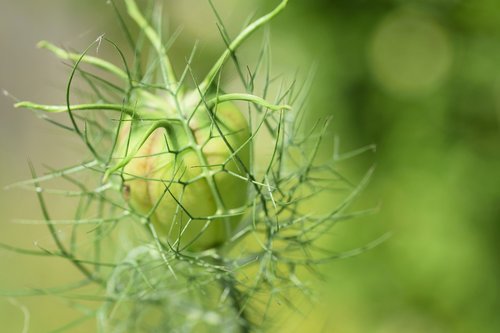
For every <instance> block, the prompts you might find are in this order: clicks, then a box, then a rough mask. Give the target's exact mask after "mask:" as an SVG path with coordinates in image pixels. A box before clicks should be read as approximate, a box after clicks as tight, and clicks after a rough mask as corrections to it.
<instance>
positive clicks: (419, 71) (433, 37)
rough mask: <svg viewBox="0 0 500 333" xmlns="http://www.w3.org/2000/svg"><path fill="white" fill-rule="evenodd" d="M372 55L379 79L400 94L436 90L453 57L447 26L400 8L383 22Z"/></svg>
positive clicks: (374, 37)
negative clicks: (444, 26)
mask: <svg viewBox="0 0 500 333" xmlns="http://www.w3.org/2000/svg"><path fill="white" fill-rule="evenodd" d="M368 54H369V55H368V56H369V62H370V66H371V70H372V72H373V75H374V77H375V79H376V81H377V82H378V83H379V84H380V85H381V86H382V87H383V88H384V89H385V90H387V91H389V92H390V93H393V94H396V95H420V94H422V93H428V92H430V91H433V90H435V89H436V88H438V87H439V86H440V84H441V83H442V82H443V81H444V79H445V78H446V76H447V74H448V72H449V69H450V66H451V63H452V58H453V51H452V47H451V43H450V40H449V37H448V34H447V32H446V31H445V29H444V28H443V27H442V26H441V25H439V24H438V23H437V22H436V21H435V20H434V19H432V18H431V17H430V16H428V15H426V14H424V13H423V12H420V11H417V10H414V9H411V10H410V9H407V8H404V9H398V10H397V11H395V12H392V13H390V14H389V15H387V16H386V17H385V18H384V19H382V21H381V22H380V23H379V26H378V27H377V29H376V31H375V34H374V36H373V38H372V41H371V45H370V51H369V53H368Z"/></svg>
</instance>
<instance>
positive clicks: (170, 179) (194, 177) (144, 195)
mask: <svg viewBox="0 0 500 333" xmlns="http://www.w3.org/2000/svg"><path fill="white" fill-rule="evenodd" d="M166 123H168V125H167V126H162V127H158V128H153V130H152V129H151V122H147V121H138V122H136V121H132V122H131V124H132V125H126V126H124V127H123V130H122V132H121V135H120V139H119V145H118V151H119V152H121V156H128V155H130V154H133V155H134V156H131V157H132V159H130V161H129V162H128V163H127V164H126V165H125V166H124V169H123V170H124V188H125V197H126V199H127V201H128V203H129V205H130V206H131V207H132V209H134V210H135V211H137V212H139V213H141V214H143V215H146V216H150V219H151V222H152V223H153V225H154V227H155V229H156V230H157V232H158V233H159V234H160V236H163V237H166V238H167V239H168V241H169V242H170V243H171V244H172V245H174V246H175V247H177V246H179V248H180V249H182V248H184V247H189V249H191V250H204V249H208V248H213V247H216V246H219V245H221V244H223V243H224V242H225V240H227V239H228V237H230V235H231V234H232V233H233V232H234V230H235V229H236V227H237V225H238V223H239V221H240V220H241V218H242V215H243V212H244V207H245V205H246V201H247V190H248V181H246V180H245V178H246V174H247V171H248V167H249V160H250V150H251V148H250V144H249V141H250V140H249V138H250V131H249V128H248V124H247V120H246V119H245V117H244V116H243V115H242V113H241V112H240V111H239V110H238V109H237V108H236V107H235V106H234V105H233V104H232V103H230V102H224V103H220V104H218V105H217V106H216V107H214V108H213V109H212V110H210V111H208V110H207V109H206V108H203V107H199V108H198V109H197V110H196V112H195V113H194V115H193V116H192V117H186V118H183V119H180V120H178V121H166ZM131 128H132V129H131ZM145 137H147V139H146V140H145V141H144V138H145ZM141 143H142V145H141ZM136 146H137V147H140V149H138V150H137V151H136V153H135V154H134V149H133V148H131V147H136ZM127 147H128V150H127ZM128 157H129V158H130V156H128Z"/></svg>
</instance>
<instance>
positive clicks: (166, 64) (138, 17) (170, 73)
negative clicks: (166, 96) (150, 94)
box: [125, 0, 177, 91]
mask: <svg viewBox="0 0 500 333" xmlns="http://www.w3.org/2000/svg"><path fill="white" fill-rule="evenodd" d="M125 4H126V6H127V11H128V14H129V15H130V17H131V18H132V19H133V20H134V21H135V23H137V25H138V26H139V28H141V29H142V30H143V31H144V33H145V34H146V37H147V38H148V39H149V41H150V42H151V44H152V45H153V47H154V48H155V50H156V52H157V53H158V56H159V57H160V59H161V65H162V74H163V76H164V80H165V81H166V82H165V83H166V84H167V85H168V86H169V88H170V89H171V90H173V91H175V89H176V88H175V87H176V85H177V82H176V79H175V74H174V69H173V68H172V64H171V63H170V60H169V58H168V56H167V50H166V49H165V46H164V45H163V43H162V41H161V38H160V37H159V36H158V34H157V33H156V31H155V30H154V29H153V28H152V27H151V26H150V25H149V23H148V21H147V20H146V19H145V18H144V16H143V15H142V14H141V11H140V10H139V8H138V7H137V4H136V3H135V0H125Z"/></svg>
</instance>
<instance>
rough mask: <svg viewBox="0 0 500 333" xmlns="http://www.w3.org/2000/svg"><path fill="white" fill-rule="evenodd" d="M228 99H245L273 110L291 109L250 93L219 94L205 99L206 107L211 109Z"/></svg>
mask: <svg viewBox="0 0 500 333" xmlns="http://www.w3.org/2000/svg"><path fill="white" fill-rule="evenodd" d="M229 101H247V102H252V103H255V104H257V105H260V106H263V107H265V108H268V109H270V110H273V111H279V110H291V107H290V106H289V105H276V104H271V103H269V102H267V101H266V100H265V99H263V98H261V97H258V96H255V95H251V94H225V95H219V96H217V97H214V98H212V99H211V100H208V101H207V107H208V108H209V109H211V108H212V107H214V106H215V105H217V104H219V103H223V102H229Z"/></svg>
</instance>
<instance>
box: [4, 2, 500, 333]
mask: <svg viewBox="0 0 500 333" xmlns="http://www.w3.org/2000/svg"><path fill="white" fill-rule="evenodd" d="M197 1H199V0H197ZM187 2H189V3H193V1H191V0H190V1H186V2H183V4H180V3H181V2H179V5H177V4H176V3H175V1H168V0H165V3H166V6H168V7H169V8H171V11H172V13H173V14H175V16H174V19H173V22H172V23H173V24H177V23H182V22H184V24H185V29H184V33H183V35H181V36H182V37H186V39H187V40H192V38H202V37H203V36H204V35H203V34H204V33H205V34H207V33H208V32H207V30H210V31H211V32H210V33H212V35H210V38H212V39H210V40H216V41H217V38H216V36H217V30H216V27H215V19H213V20H202V21H200V20H196V19H190V18H196V17H199V15H200V12H199V10H201V9H200V8H201V7H200V8H198V7H196V6H191V7H190V6H189V5H188V4H186V3H187ZM214 2H215V4H219V5H220V6H221V8H224V9H226V10H223V11H222V12H223V14H225V18H226V19H229V20H230V19H231V17H235V18H237V20H236V21H235V22H232V23H231V24H232V25H231V26H233V27H235V29H236V30H237V28H238V27H239V26H240V24H241V19H242V18H243V19H244V17H245V15H242V14H241V12H238V7H239V5H238V4H237V2H231V1H214ZM252 3H253V2H252ZM260 3H262V6H271V4H269V1H264V0H262V1H260ZM44 4H45V5H44V6H47V7H40V4H39V2H38V1H34V0H32V1H23V2H14V1H9V0H0V7H1V8H2V10H0V12H1V14H0V17H1V18H2V20H1V21H0V27H1V28H2V29H0V36H1V37H0V38H1V39H0V43H1V45H0V49H1V50H2V54H1V55H0V59H1V62H0V66H1V67H0V68H1V70H0V88H2V89H7V90H9V92H10V93H12V94H14V95H17V96H19V97H26V98H28V97H29V98H31V99H38V100H42V102H45V101H47V102H48V101H53V98H52V96H56V97H54V98H62V96H63V92H61V91H58V90H57V89H56V88H51V87H44V89H43V92H40V94H51V95H52V96H49V97H47V95H42V96H38V95H32V94H33V93H32V92H33V91H34V90H35V88H34V87H40V86H42V84H43V83H44V82H46V81H50V82H54V84H53V85H54V86H61V85H60V84H59V83H60V82H65V81H64V80H65V78H66V73H65V72H64V66H61V65H60V64H59V63H58V62H57V61H54V60H53V59H51V58H50V56H49V55H47V54H45V53H44V52H39V51H36V50H35V49H34V45H35V43H36V42H37V41H38V40H40V39H50V40H55V41H59V42H61V43H66V44H69V45H70V46H73V47H79V46H81V45H86V44H88V41H89V40H92V39H93V38H95V36H97V35H99V34H100V33H102V32H106V31H109V32H110V34H113V32H114V31H116V30H117V29H116V24H115V22H116V21H114V18H113V16H112V11H111V10H110V9H109V8H108V7H106V5H105V4H104V1H88V2H86V4H83V2H81V1H54V2H53V3H51V4H48V3H46V2H44ZM242 6H246V7H245V10H246V9H248V7H249V6H250V5H249V4H245V5H243V4H242ZM250 7H251V6H250ZM4 8H5V9H6V10H3V9H4ZM202 8H203V9H205V8H208V7H206V6H205V4H204V5H203V7H202ZM51 15H52V16H51ZM100 15H101V16H100ZM207 15H208V13H207ZM96 17H97V19H96V20H97V23H96V24H95V25H94V26H93V25H92V24H91V21H92V20H94V19H95V18H96ZM184 19H185V20H184ZM19 22H24V23H23V24H20V23H19ZM108 24H109V26H107V25H108ZM65 27H67V31H66V30H64V29H65ZM61 30H64V31H61ZM82 33H83V35H82ZM271 35H272V40H273V42H272V44H273V47H274V49H273V53H274V55H275V57H276V59H277V61H276V62H277V63H276V66H278V67H280V68H283V69H284V70H287V69H288V70H290V69H294V68H295V67H302V68H307V67H308V66H309V65H310V63H311V61H312V60H315V61H316V62H317V67H318V71H317V74H316V79H315V83H314V85H313V88H312V92H311V107H310V110H311V112H310V120H311V122H313V121H314V119H315V118H316V117H318V116H327V115H332V116H333V124H334V125H333V129H332V137H333V132H335V133H336V134H338V137H339V138H340V147H341V150H343V151H348V150H351V149H355V148H359V147H362V146H366V145H370V144H376V145H377V151H376V153H375V154H365V155H363V156H362V157H358V158H357V159H355V160H352V161H350V162H348V163H346V164H345V165H346V169H345V170H344V172H345V174H346V175H347V176H348V177H353V178H356V177H358V178H359V176H360V174H361V173H363V172H364V171H365V170H366V168H367V167H368V166H370V165H371V164H373V163H376V165H377V169H376V172H375V176H374V178H373V180H372V181H371V183H370V184H369V186H368V188H367V189H366V190H365V194H364V196H363V200H362V201H361V202H359V207H361V208H366V207H373V206H376V205H377V204H379V203H380V207H381V208H380V211H379V212H378V213H377V214H375V215H372V216H368V217H363V218H360V219H357V220H353V221H350V222H348V224H345V225H341V226H339V227H338V228H337V229H335V231H334V234H333V235H332V236H331V237H330V239H329V242H327V243H326V244H323V245H324V246H328V247H329V248H332V249H336V250H346V249H349V248H352V247H356V246H362V245H363V244H366V243H368V242H369V241H371V240H373V239H374V238H376V237H378V236H379V235H380V234H381V233H384V232H385V231H392V232H393V237H392V238H391V239H390V240H388V241H387V242H386V243H384V244H383V245H381V246H379V247H378V248H376V249H373V250H370V251H369V252H367V253H365V254H362V255H360V256H358V257H355V258H350V259H346V260H343V261H337V262H332V263H331V264H328V265H327V266H325V267H323V268H322V270H321V271H322V273H323V274H324V277H325V279H326V282H325V283H324V284H319V283H318V288H321V290H322V292H321V293H320V295H321V296H319V298H320V299H319V303H318V304H320V305H321V306H318V307H317V308H318V309H317V310H313V311H310V310H308V308H307V307H308V306H309V305H304V308H303V309H302V308H301V307H300V306H299V308H300V309H301V310H303V312H304V315H306V318H305V319H303V318H301V317H299V316H297V315H295V317H297V318H293V319H294V320H291V321H289V326H286V324H284V327H283V331H284V332H294V331H295V332H321V330H323V332H338V333H350V332H353V333H357V332H374V333H393V332H394V333H396V332H410V333H411V332H415V333H417V332H419V333H420V332H464V333H465V332H486V333H488V332H497V331H498V330H500V317H499V316H498V314H497V311H498V308H500V292H499V286H498V283H499V282H498V281H500V266H499V265H498V261H499V253H500V248H499V245H498V244H500V227H499V224H500V176H499V175H498V173H499V172H498V170H500V81H499V79H498V78H499V77H500V76H499V74H500V61H499V60H498V59H500V58H499V55H500V3H499V2H498V1H496V0H474V1H460V0H421V1H402V0H400V1H397V0H393V1H389V0H380V1H373V0H350V1H347V0H313V1H306V0H295V1H294V0H291V1H290V4H289V7H288V9H287V10H286V11H285V14H284V15H283V16H281V17H280V18H279V19H278V20H277V21H276V22H274V23H273V25H272V34H271ZM54 36H57V38H59V40H57V39H56V38H54ZM85 36H91V37H88V38H85ZM214 36H215V37H214ZM182 40H183V38H181V39H180V40H179V48H177V49H176V48H174V49H173V50H174V51H175V50H177V51H178V54H174V60H175V59H177V60H178V61H182V59H183V57H184V56H185V55H186V53H187V51H186V50H187V49H189V48H190V47H191V46H192V44H189V43H188V44H183V43H182ZM254 45H255V47H258V43H255V44H254ZM221 47H223V43H222V42H220V40H218V42H217V43H214V45H211V44H210V43H207V42H204V43H203V44H202V49H203V52H204V54H207V55H209V56H213V55H215V54H217V52H218V50H220V48H221ZM16 50H17V51H16ZM49 61H52V62H50V64H51V65H50V66H51V67H50V68H40V66H42V65H40V64H46V63H48V62H49ZM207 63H210V62H209V61H208V62H207ZM43 66H45V65H43ZM56 74H57V75H56ZM49 75H50V77H48V78H47V76H49ZM52 75H53V76H52ZM39 76H43V77H42V78H40V77H39ZM28 78H32V80H31V81H30V80H28ZM47 79H48V80H47ZM25 82H32V83H31V84H32V86H31V87H30V86H23V84H24V83H25ZM26 94H29V95H28V96H26ZM37 97H40V98H37ZM11 104H12V102H11V100H10V99H7V98H4V99H2V100H1V106H2V110H1V111H2V112H1V113H0V117H1V120H0V128H1V130H0V138H1V140H0V148H1V154H2V156H4V157H3V158H2V161H8V162H5V163H4V162H2V165H0V169H1V173H0V175H1V178H0V181H1V183H0V185H2V186H3V185H6V184H7V183H9V182H12V181H13V180H18V179H21V178H26V177H29V176H28V172H27V167H25V166H24V165H25V164H23V163H24V161H25V156H26V155H29V156H31V157H32V158H33V159H34V160H35V161H42V162H50V161H56V160H57V158H60V159H61V165H63V164H64V161H71V156H61V154H62V153H63V152H67V151H70V150H71V149H68V147H70V148H71V147H73V146H74V145H73V146H72V143H71V142H66V141H64V142H63V143H62V146H63V147H54V146H53V145H55V142H61V141H58V140H60V138H63V137H64V133H63V134H60V133H59V132H58V131H57V130H55V129H52V128H50V126H47V125H43V128H42V127H41V125H40V124H39V122H38V121H37V120H36V119H34V117H33V116H32V115H30V114H27V115H26V114H22V115H19V114H17V113H19V112H22V111H20V110H15V111H14V110H13V108H12V107H10V105H11ZM14 113H16V114H14ZM41 128H42V129H43V130H44V131H46V132H45V133H42V132H41V131H42V130H41ZM47 133H49V134H47ZM13 138H15V142H16V145H15V146H13V144H12V143H13ZM35 141H36V142H35ZM330 148H332V147H331V145H330V146H329V145H328V144H327V145H325V147H324V153H325V154H328V153H330V150H329V149H330ZM43 149H44V151H42V152H40V150H43ZM5 156H9V158H5ZM23 168H24V169H23ZM22 170H26V172H24V173H23V172H22ZM13 178H15V179H13ZM0 198H1V202H0V207H1V208H2V213H1V214H0V217H1V221H0V228H1V229H0V230H1V231H0V237H1V239H0V240H2V241H6V240H9V241H15V238H13V237H16V238H18V239H19V244H20V245H21V244H23V245H26V244H28V245H29V243H30V242H31V241H32V240H37V239H39V238H43V239H45V237H47V236H45V230H44V229H43V228H40V229H39V230H38V229H35V230H34V229H33V228H32V227H29V229H30V230H29V231H26V230H28V227H26V226H24V227H23V226H21V227H19V226H12V225H11V224H10V223H9V220H10V219H11V218H13V217H19V214H20V212H22V213H26V214H30V216H37V215H36V214H38V212H37V208H36V204H35V203H34V200H32V199H33V198H26V194H25V193H22V194H19V193H12V192H9V193H7V194H6V193H1V194H0ZM331 200H332V199H331V198H325V205H326V204H328V203H329V201H331ZM15 203H18V205H22V206H21V207H17V208H16V207H15ZM30 205H31V206H30ZM22 217H24V216H22ZM0 260H1V262H0V271H1V272H2V273H1V274H0V289H5V288H14V287H21V286H32V287H35V286H38V285H39V284H40V282H43V281H47V280H49V281H53V284H51V285H57V282H58V281H60V280H67V279H66V278H64V277H66V275H71V274H75V272H73V271H70V272H69V273H68V272H66V270H67V267H66V266H65V265H60V266H57V264H54V263H53V262H52V261H50V260H43V259H36V260H33V259H30V260H28V259H18V257H15V256H14V255H10V254H5V253H0ZM50 272H59V274H49V273H50ZM52 275H57V277H55V278H54V277H53V276H52ZM51 279H53V280H51ZM68 302H70V301H66V300H61V302H60V304H59V306H58V307H56V308H47V307H44V306H43V304H44V302H43V300H42V301H37V300H31V299H28V300H27V299H19V300H5V299H2V300H0V321H1V322H2V323H4V324H3V325H5V326H4V328H5V331H6V332H11V331H12V332H16V331H21V328H22V321H23V319H22V318H23V317H22V311H21V310H22V309H23V307H22V306H21V307H19V306H20V305H27V306H28V308H29V309H30V311H31V314H32V319H33V320H32V326H31V330H30V332H45V331H48V330H49V329H50V328H54V327H53V325H51V323H50V322H51V320H50V317H53V316H63V315H68V316H71V314H70V311H69V310H65V309H66V308H67V305H68ZM67 313H69V314H67ZM44 317H49V319H48V320H47V319H43V318H44ZM297 322H303V323H302V324H301V325H297V324H296V323H297ZM292 323H293V324H292ZM291 327H293V329H294V330H292V328H291Z"/></svg>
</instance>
